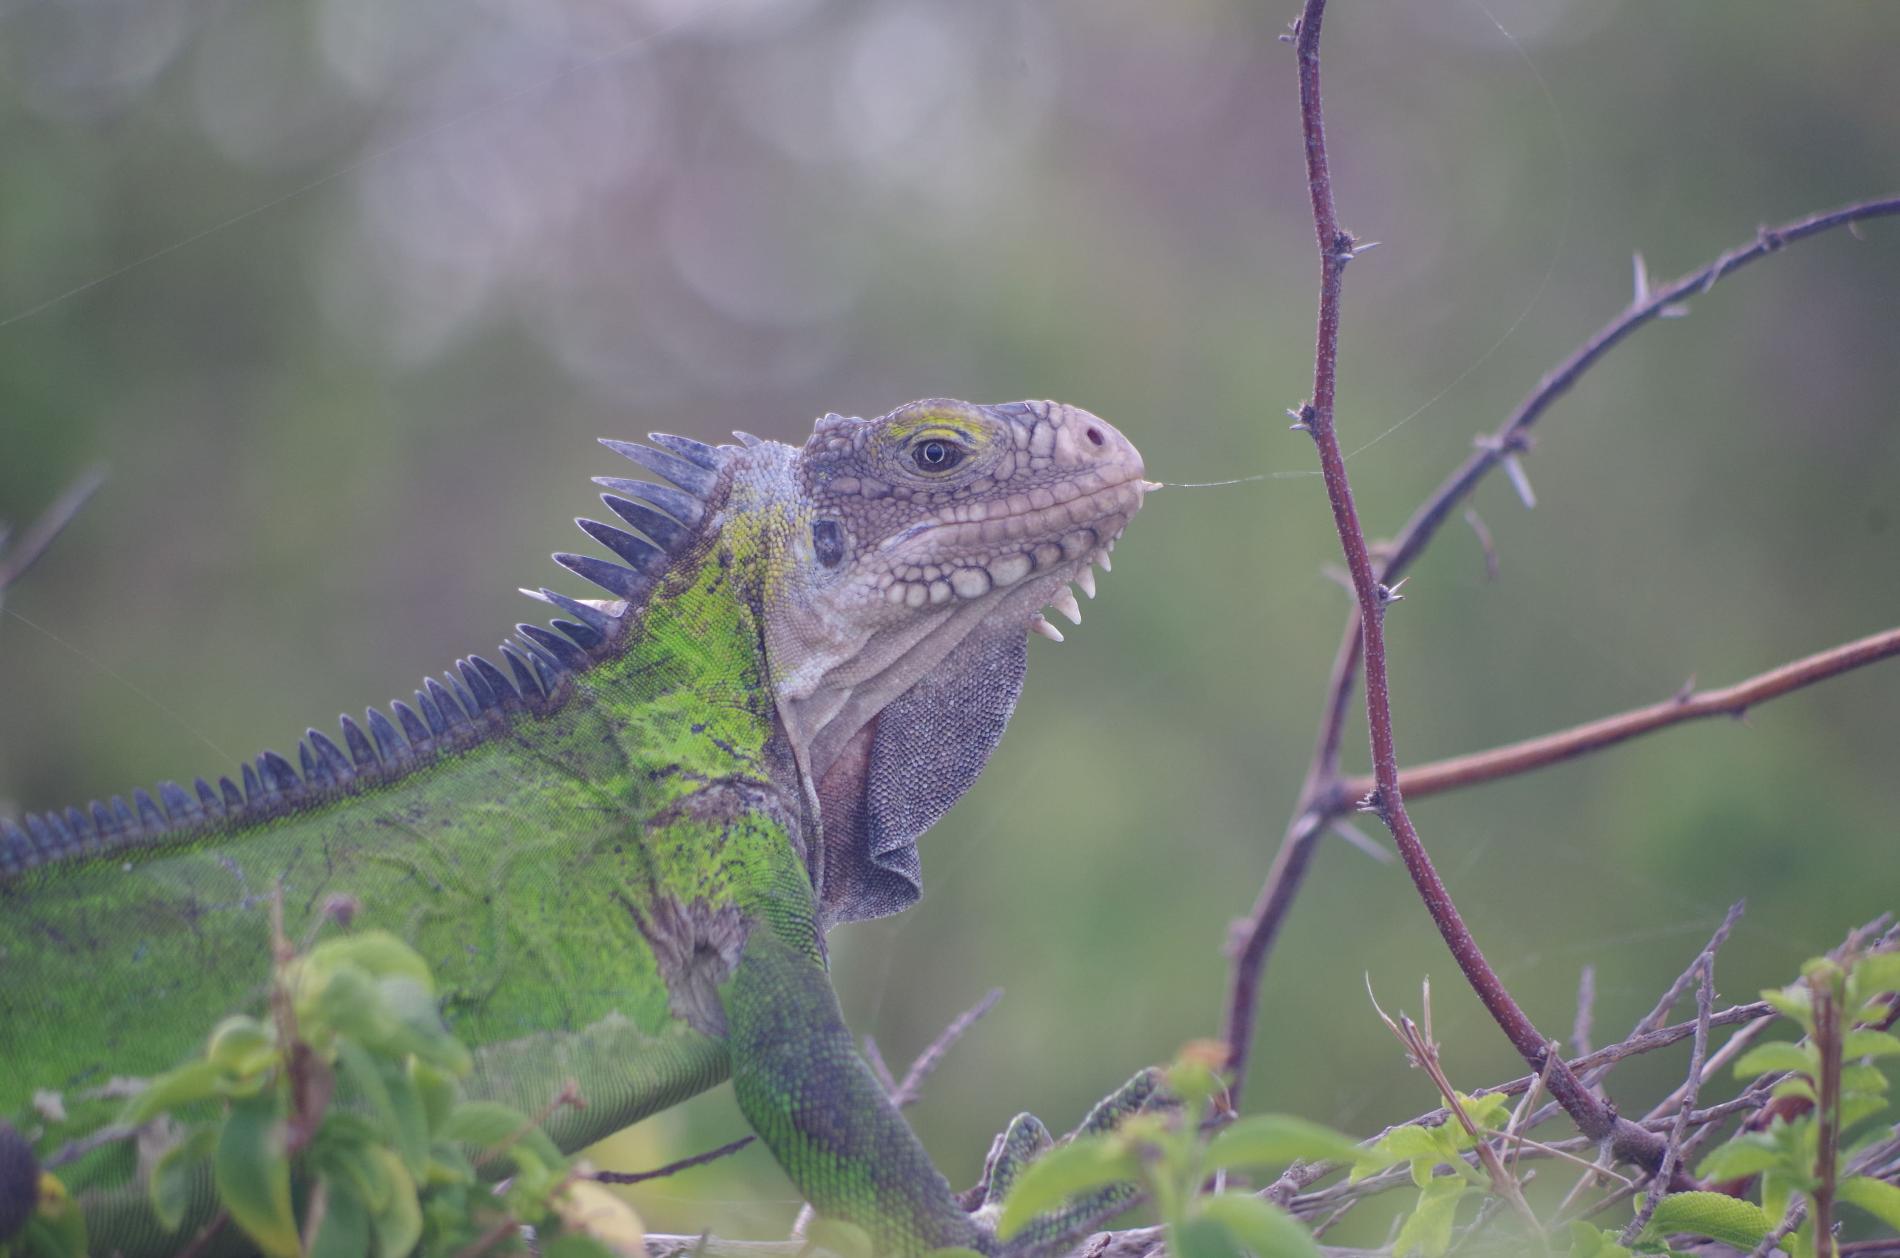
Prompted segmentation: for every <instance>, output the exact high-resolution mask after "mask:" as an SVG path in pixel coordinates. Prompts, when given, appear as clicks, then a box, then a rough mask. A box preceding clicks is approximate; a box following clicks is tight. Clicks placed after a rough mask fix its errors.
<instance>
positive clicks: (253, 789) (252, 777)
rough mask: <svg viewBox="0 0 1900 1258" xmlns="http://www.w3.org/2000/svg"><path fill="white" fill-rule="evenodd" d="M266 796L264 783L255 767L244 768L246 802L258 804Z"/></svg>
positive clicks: (247, 766)
mask: <svg viewBox="0 0 1900 1258" xmlns="http://www.w3.org/2000/svg"><path fill="white" fill-rule="evenodd" d="M263 796H264V782H263V779H262V778H261V777H260V776H259V774H258V772H257V768H256V766H254V765H249V764H247V765H245V766H244V802H245V803H247V804H252V803H256V802H257V801H258V800H259V799H262V798H263Z"/></svg>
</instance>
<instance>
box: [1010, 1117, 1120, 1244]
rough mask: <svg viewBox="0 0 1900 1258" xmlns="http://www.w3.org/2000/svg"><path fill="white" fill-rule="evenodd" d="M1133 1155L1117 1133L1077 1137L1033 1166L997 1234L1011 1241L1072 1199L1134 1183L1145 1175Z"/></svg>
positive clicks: (1026, 1171) (1023, 1177)
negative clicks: (1034, 1222) (1095, 1191)
mask: <svg viewBox="0 0 1900 1258" xmlns="http://www.w3.org/2000/svg"><path fill="white" fill-rule="evenodd" d="M1140 1169H1141V1168H1140V1165H1139V1164H1138V1163H1137V1161H1136V1159H1135V1155H1134V1153H1133V1152H1132V1151H1131V1150H1130V1149H1128V1148H1127V1147H1126V1145H1125V1144H1124V1142H1122V1141H1120V1140H1117V1139H1116V1138H1115V1137H1114V1136H1112V1135H1099V1136H1078V1137H1076V1138H1075V1139H1074V1140H1071V1141H1070V1142H1069V1143H1067V1144H1063V1145H1057V1146H1056V1147H1055V1148H1053V1149H1051V1150H1049V1152H1047V1153H1045V1154H1043V1155H1042V1156H1041V1157H1039V1158H1037V1159H1036V1160H1035V1161H1034V1162H1031V1163H1030V1164H1029V1165H1028V1167H1026V1168H1025V1169H1024V1170H1023V1173H1022V1175H1021V1176H1019V1177H1018V1178H1017V1180H1016V1184H1015V1187H1013V1188H1011V1189H1010V1191H1009V1200H1007V1201H1006V1202H1004V1203H1003V1217H1002V1218H1001V1219H1000V1220H998V1221H997V1225H996V1235H997V1237H998V1238H999V1239H1001V1240H1008V1239H1009V1238H1010V1237H1011V1236H1014V1235H1015V1234H1016V1233H1017V1232H1018V1231H1020V1230H1021V1229H1022V1227H1023V1225H1024V1224H1026V1223H1028V1222H1029V1221H1030V1220H1031V1219H1034V1218H1035V1217H1036V1216H1037V1215H1039V1214H1042V1213H1044V1212H1045V1211H1048V1210H1052V1209H1054V1208H1055V1207H1056V1206H1059V1205H1061V1204H1062V1203H1063V1202H1065V1201H1067V1200H1068V1199H1069V1198H1070V1197H1073V1196H1074V1195H1075V1194H1077V1193H1080V1192H1086V1191H1088V1190H1089V1189H1091V1188H1104V1187H1107V1186H1108V1185H1109V1184H1119V1183H1122V1182H1123V1181H1125V1180H1130V1179H1134V1178H1135V1177H1136V1175H1138V1174H1139V1173H1140Z"/></svg>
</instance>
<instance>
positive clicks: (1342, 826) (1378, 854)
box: [1332, 817, 1393, 865]
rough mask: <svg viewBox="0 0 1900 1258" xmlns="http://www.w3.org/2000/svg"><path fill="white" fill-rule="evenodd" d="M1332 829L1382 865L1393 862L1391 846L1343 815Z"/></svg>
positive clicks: (1334, 823)
mask: <svg viewBox="0 0 1900 1258" xmlns="http://www.w3.org/2000/svg"><path fill="white" fill-rule="evenodd" d="M1332 829H1333V833H1334V834H1337V835H1338V836H1339V837H1340V838H1342V839H1344V840H1346V842H1348V843H1350V844H1352V846H1354V847H1356V848H1358V849H1359V850H1360V851H1362V852H1364V853H1365V854H1366V855H1367V856H1370V857H1371V858H1372V859H1373V860H1375V861H1378V862H1379V863H1380V864H1381V865H1390V864H1391V863H1392V855H1393V853H1392V849H1391V848H1389V847H1387V846H1386V845H1385V844H1383V843H1381V842H1379V841H1378V840H1377V839H1375V838H1373V837H1372V836H1371V835H1369V834H1367V833H1366V832H1365V831H1364V830H1361V829H1360V828H1359V827H1358V826H1356V825H1354V824H1352V822H1350V821H1347V820H1346V819H1345V818H1343V817H1341V818H1338V819H1337V820H1335V821H1334V822H1333V826H1332Z"/></svg>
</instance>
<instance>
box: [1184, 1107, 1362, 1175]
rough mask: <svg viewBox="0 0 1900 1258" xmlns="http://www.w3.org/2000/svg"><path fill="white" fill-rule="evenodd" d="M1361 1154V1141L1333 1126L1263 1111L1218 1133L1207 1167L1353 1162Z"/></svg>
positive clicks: (1213, 1168) (1209, 1145) (1209, 1152)
mask: <svg viewBox="0 0 1900 1258" xmlns="http://www.w3.org/2000/svg"><path fill="white" fill-rule="evenodd" d="M1358 1156H1359V1146H1358V1143H1357V1142H1356V1141H1354V1140H1353V1139H1352V1138H1351V1137H1349V1136H1344V1135H1341V1134H1340V1133H1339V1132H1336V1131H1334V1130H1333V1129H1332V1128H1331V1127H1325V1126H1321V1125H1320V1124H1319V1123H1314V1122H1308V1121H1307V1120H1306V1119H1304V1118H1294V1117H1292V1116H1291V1115H1288V1114H1262V1115H1261V1116H1260V1117H1258V1118H1243V1119H1241V1120H1240V1121H1239V1122H1237V1123H1235V1124H1234V1125H1233V1126H1231V1127H1228V1128H1227V1129H1225V1130H1224V1131H1220V1132H1218V1133H1216V1134H1215V1136H1214V1138H1213V1139H1212V1140H1210V1141H1209V1142H1208V1145H1207V1161H1206V1166H1207V1169H1208V1170H1210V1171H1218V1170H1224V1169H1227V1168H1229V1167H1263V1166H1282V1165H1285V1164H1286V1163H1288V1162H1292V1161H1295V1160H1299V1161H1305V1162H1350V1161H1353V1160H1354V1159H1356V1158H1357V1157H1358Z"/></svg>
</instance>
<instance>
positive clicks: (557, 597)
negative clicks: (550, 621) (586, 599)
mask: <svg viewBox="0 0 1900 1258" xmlns="http://www.w3.org/2000/svg"><path fill="white" fill-rule="evenodd" d="M521 592H522V593H523V594H526V595H527V596H528V597H529V598H538V599H540V600H541V601H542V602H544V603H552V604H553V605H554V606H556V607H558V608H560V609H561V610H562V611H564V612H566V613H567V614H568V615H570V616H572V617H574V619H576V620H578V621H580V622H581V623H582V624H583V625H585V626H586V627H587V629H588V631H589V632H590V633H592V634H594V635H595V640H594V641H592V642H586V641H582V639H581V638H580V637H579V635H577V634H575V633H574V631H573V630H572V629H569V628H566V627H564V626H563V625H562V623H561V622H560V621H558V620H557V621H555V622H554V627H555V628H557V629H560V630H561V632H562V633H565V634H567V635H568V636H569V637H571V638H573V639H574V640H575V641H576V642H579V643H580V644H581V645H582V646H583V647H587V648H589V649H591V648H593V647H597V646H599V645H600V644H601V643H602V642H605V641H606V640H607V635H608V634H609V633H611V632H612V631H613V627H614V618H613V617H612V616H609V615H608V614H607V613H606V612H604V611H601V610H600V609H599V608H598V607H595V606H594V605H593V604H592V603H583V602H581V601H580V600H579V599H577V598H569V597H568V596H567V595H565V594H557V593H556V592H555V591H553V590H550V589H548V588H547V587H546V586H542V587H541V589H540V590H539V591H535V590H526V589H524V590H522V591H521Z"/></svg>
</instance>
